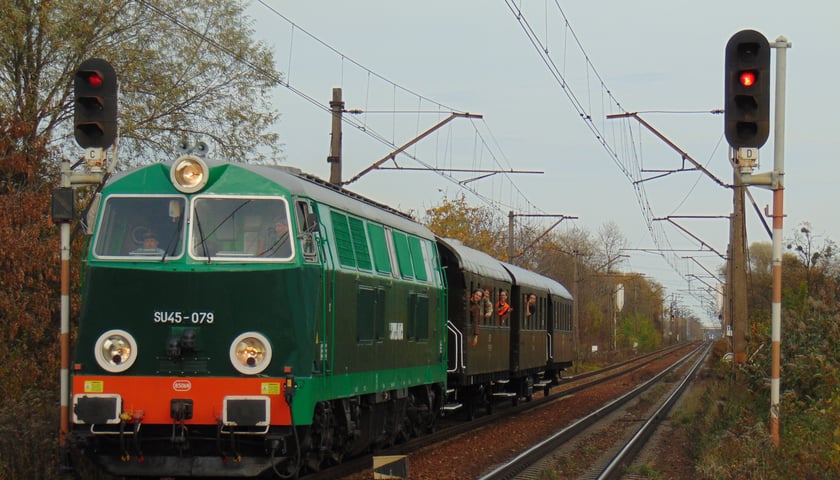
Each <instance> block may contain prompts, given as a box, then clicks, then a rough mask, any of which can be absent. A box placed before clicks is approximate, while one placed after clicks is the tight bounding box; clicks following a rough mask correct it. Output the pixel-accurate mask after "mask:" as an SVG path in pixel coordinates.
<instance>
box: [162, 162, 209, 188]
mask: <svg viewBox="0 0 840 480" xmlns="http://www.w3.org/2000/svg"><path fill="white" fill-rule="evenodd" d="M209 174H210V170H209V169H208V168H207V164H206V163H204V160H202V159H200V158H198V157H196V156H195V155H182V156H181V157H179V158H178V160H175V162H174V163H173V164H172V168H171V169H170V170H169V179H170V180H171V181H172V185H174V186H175V188H177V189H178V190H179V191H181V192H184V193H195V192H197V191H199V190H201V189H202V188H204V186H205V185H207V177H208V176H209Z"/></svg>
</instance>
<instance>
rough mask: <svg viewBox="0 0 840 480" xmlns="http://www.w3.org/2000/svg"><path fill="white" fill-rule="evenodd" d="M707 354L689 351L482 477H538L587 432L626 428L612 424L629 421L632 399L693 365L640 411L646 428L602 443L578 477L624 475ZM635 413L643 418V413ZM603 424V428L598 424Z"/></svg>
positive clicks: (605, 478)
mask: <svg viewBox="0 0 840 480" xmlns="http://www.w3.org/2000/svg"><path fill="white" fill-rule="evenodd" d="M707 352H708V347H702V346H701V347H698V348H697V349H695V350H693V351H691V352H690V353H689V354H687V355H685V356H684V357H683V358H682V359H681V360H680V361H679V362H676V363H674V364H673V365H672V366H671V367H669V368H667V369H665V370H663V371H662V372H660V373H659V374H657V375H656V376H654V377H653V378H651V379H649V380H648V381H646V382H644V383H642V384H639V385H638V386H636V387H635V388H633V389H632V390H630V391H629V392H627V393H625V394H624V395H622V396H620V397H618V398H616V399H614V400H612V401H610V402H609V403H607V404H605V405H603V406H602V407H600V408H598V409H597V410H595V411H593V412H591V413H590V414H589V415H586V416H585V417H583V418H580V419H578V420H577V421H575V422H573V423H572V424H570V425H568V426H567V427H566V428H564V429H562V430H560V431H558V432H556V433H555V434H554V435H552V436H550V437H548V438H546V439H545V440H543V441H541V442H539V443H537V444H536V445H534V446H532V447H531V448H528V449H526V450H524V451H523V452H521V453H520V454H519V455H517V456H516V457H514V458H512V459H510V460H508V461H506V462H503V463H501V464H500V465H498V466H496V467H495V468H494V469H493V470H491V471H489V472H487V473H485V474H484V475H482V476H480V477H479V478H480V479H481V480H501V479H514V478H516V479H533V478H539V476H540V474H541V472H543V471H545V470H551V468H552V467H551V464H552V463H556V462H557V460H558V458H560V457H562V456H563V455H565V454H568V453H569V452H570V451H571V450H573V449H575V448H579V446H578V445H576V444H575V442H576V441H577V440H580V439H581V438H582V437H584V436H586V435H591V436H594V435H595V433H594V431H596V430H607V429H612V430H616V431H617V430H624V429H623V426H622V427H615V428H613V426H614V425H617V424H621V423H624V424H626V423H627V420H625V417H626V416H627V413H626V411H625V412H622V411H621V409H622V408H624V407H625V406H626V405H627V404H628V403H629V402H630V401H631V400H634V399H637V398H638V397H639V396H640V395H642V394H643V393H644V392H646V391H648V390H650V389H651V388H652V387H653V386H654V385H657V384H659V383H662V382H663V381H665V380H666V379H667V378H668V376H669V375H672V374H673V373H674V372H675V371H677V370H679V369H681V368H683V367H685V366H687V365H690V368H687V369H685V370H686V372H683V373H681V374H680V376H681V381H680V382H679V384H678V385H677V386H676V387H675V388H673V389H672V390H671V391H670V392H666V393H667V394H664V395H662V394H659V395H656V396H658V397H659V398H658V399H657V400H656V401H654V402H652V403H653V407H649V408H648V409H646V410H645V413H642V414H641V416H644V417H645V418H646V419H645V420H644V421H643V422H641V426H640V427H639V428H638V429H636V430H633V429H632V428H631V429H629V433H626V434H625V435H624V436H622V438H620V439H619V440H618V441H617V442H613V444H612V446H611V447H609V448H605V447H604V445H603V443H602V444H600V447H601V448H603V452H604V454H603V455H601V456H600V457H598V458H597V459H596V460H595V461H594V462H593V463H592V466H591V467H590V468H588V469H587V471H586V472H585V473H582V474H580V475H579V478H585V479H593V480H595V479H598V480H608V479H609V480H615V479H618V478H621V477H622V475H624V474H625V469H626V467H627V466H628V465H630V463H631V462H632V461H633V459H634V458H635V456H636V454H637V453H638V452H639V451H640V450H641V449H642V448H643V447H644V445H645V443H646V442H647V440H648V439H649V438H650V436H651V435H652V434H653V432H654V431H655V429H656V427H657V426H658V425H659V423H660V422H661V421H662V420H663V419H664V418H665V417H666V416H667V413H668V411H669V410H670V409H671V407H672V406H673V405H674V403H675V402H676V401H677V400H678V399H679V397H680V396H681V395H682V393H683V392H684V390H685V388H686V387H687V386H688V385H689V383H690V381H691V379H692V378H693V376H694V374H695V373H696V371H697V370H698V369H699V367H700V366H701V364H702V362H703V359H704V358H705V356H706V353H707ZM692 359H694V360H695V361H694V363H693V364H692V363H690V362H691V360H692ZM635 416H638V414H636V415H635ZM634 423H635V422H634ZM599 424H600V427H598V425H599Z"/></svg>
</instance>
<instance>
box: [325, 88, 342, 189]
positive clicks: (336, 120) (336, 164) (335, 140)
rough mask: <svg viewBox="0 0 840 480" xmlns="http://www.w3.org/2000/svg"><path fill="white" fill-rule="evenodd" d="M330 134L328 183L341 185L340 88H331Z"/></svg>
mask: <svg viewBox="0 0 840 480" xmlns="http://www.w3.org/2000/svg"><path fill="white" fill-rule="evenodd" d="M330 110H331V111H332V133H331V134H330V136H331V138H330V156H329V157H327V162H328V163H329V164H330V183H332V184H333V185H341V114H342V113H343V112H344V101H343V100H342V99H341V88H333V90H332V101H330Z"/></svg>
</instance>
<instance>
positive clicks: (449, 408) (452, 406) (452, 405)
mask: <svg viewBox="0 0 840 480" xmlns="http://www.w3.org/2000/svg"><path fill="white" fill-rule="evenodd" d="M463 406H464V405H463V404H462V403H447V404H446V405H444V406H443V411H444V412H452V411H455V410H458V409H459V408H461V407H463Z"/></svg>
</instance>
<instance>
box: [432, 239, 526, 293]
mask: <svg viewBox="0 0 840 480" xmlns="http://www.w3.org/2000/svg"><path fill="white" fill-rule="evenodd" d="M438 242H440V243H441V244H443V245H444V246H445V247H446V248H448V249H449V250H450V251H452V253H454V254H455V256H456V257H457V258H458V263H459V264H460V265H461V268H462V269H463V270H466V271H468V272H471V273H476V274H478V275H481V276H483V277H487V278H491V279H493V280H501V281H504V282H510V281H511V276H510V273H508V271H507V270H505V269H504V267H502V263H501V261H500V260H499V259H497V258H493V257H491V256H490V255H488V254H486V253H484V252H482V251H480V250H476V249H474V248H470V247H468V246H466V245H464V244H463V243H461V241H460V240H456V239H454V238H440V237H438Z"/></svg>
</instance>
